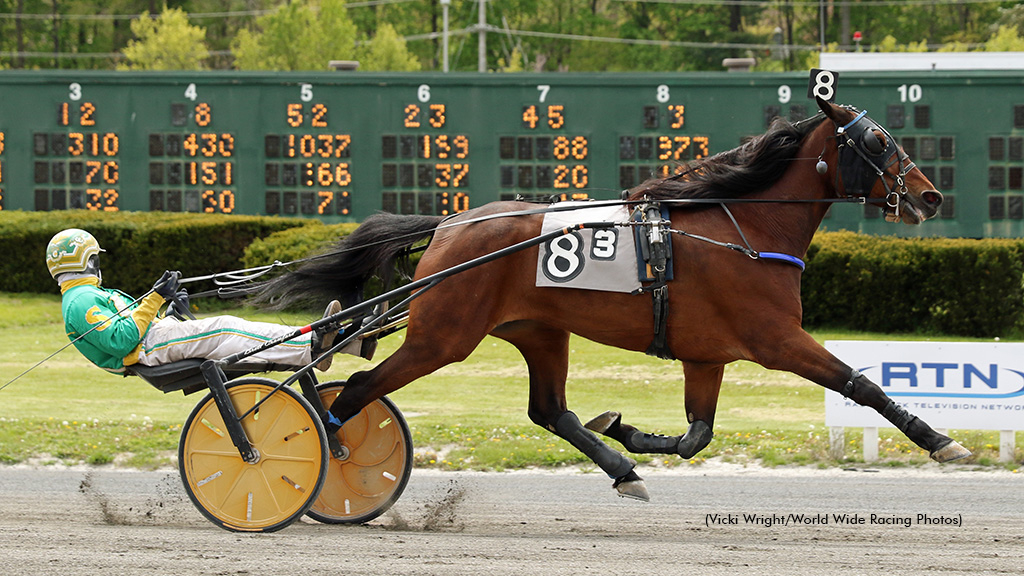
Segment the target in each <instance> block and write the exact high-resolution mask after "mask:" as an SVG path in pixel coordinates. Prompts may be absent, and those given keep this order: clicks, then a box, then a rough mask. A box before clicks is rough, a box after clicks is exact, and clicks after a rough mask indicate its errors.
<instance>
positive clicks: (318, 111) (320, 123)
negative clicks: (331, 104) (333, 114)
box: [309, 104, 327, 128]
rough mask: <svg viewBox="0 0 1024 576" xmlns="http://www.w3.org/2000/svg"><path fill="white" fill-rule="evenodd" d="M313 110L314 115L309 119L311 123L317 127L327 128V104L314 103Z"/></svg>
mask: <svg viewBox="0 0 1024 576" xmlns="http://www.w3.org/2000/svg"><path fill="white" fill-rule="evenodd" d="M311 112H312V114H313V117H312V118H310V120H309V123H310V125H312V126H313V127H315V128H327V105H326V104H313V109H312V111H311Z"/></svg>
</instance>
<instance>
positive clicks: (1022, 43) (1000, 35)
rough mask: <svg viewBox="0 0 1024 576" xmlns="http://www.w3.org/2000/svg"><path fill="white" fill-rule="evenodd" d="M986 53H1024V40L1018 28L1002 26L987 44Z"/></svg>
mask: <svg viewBox="0 0 1024 576" xmlns="http://www.w3.org/2000/svg"><path fill="white" fill-rule="evenodd" d="M984 50H985V52H1024V38H1021V37H1020V33H1019V32H1018V31H1017V28H1015V27H1013V26H1000V27H999V28H998V29H997V30H996V33H995V34H993V35H992V37H991V38H989V39H988V42H985V48H984Z"/></svg>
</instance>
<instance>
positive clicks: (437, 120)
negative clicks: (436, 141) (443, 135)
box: [427, 104, 445, 128]
mask: <svg viewBox="0 0 1024 576" xmlns="http://www.w3.org/2000/svg"><path fill="white" fill-rule="evenodd" d="M444 111H445V105H444V104H431V105H430V117H429V118H427V121H428V122H430V125H431V126H433V127H434V128H444V122H445V116H444Z"/></svg>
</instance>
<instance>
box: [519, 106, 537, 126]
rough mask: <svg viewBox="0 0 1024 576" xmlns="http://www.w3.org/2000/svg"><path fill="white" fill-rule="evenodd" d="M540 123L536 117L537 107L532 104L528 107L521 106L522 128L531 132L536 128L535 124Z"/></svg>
mask: <svg viewBox="0 0 1024 576" xmlns="http://www.w3.org/2000/svg"><path fill="white" fill-rule="evenodd" d="M539 121H540V117H539V116H537V107H536V106H534V105H533V104H531V105H529V106H523V128H529V129H530V130H533V129H534V128H536V127H537V122H539Z"/></svg>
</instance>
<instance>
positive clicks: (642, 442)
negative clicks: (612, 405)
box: [586, 362, 725, 458]
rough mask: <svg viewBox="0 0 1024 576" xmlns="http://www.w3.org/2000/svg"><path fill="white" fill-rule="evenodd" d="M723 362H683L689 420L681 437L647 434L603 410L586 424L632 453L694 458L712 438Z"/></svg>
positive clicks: (616, 413) (620, 417)
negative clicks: (616, 441)
mask: <svg viewBox="0 0 1024 576" xmlns="http://www.w3.org/2000/svg"><path fill="white" fill-rule="evenodd" d="M724 369H725V366H724V365H722V364H698V363H694V362H684V363H683V372H684V375H685V379H686V420H687V421H688V422H689V423H690V427H689V428H687V430H686V434H683V435H682V436H663V435H661V434H648V433H645V432H642V431H640V430H638V429H636V428H635V427H633V426H630V425H629V424H623V423H622V415H621V414H619V413H618V412H605V413H604V414H601V415H600V416H598V417H596V418H594V419H593V420H591V421H590V422H587V424H586V427H587V428H588V429H590V430H593V431H595V432H599V433H601V434H604V435H605V436H608V437H609V438H613V439H615V440H618V441H619V442H620V443H621V444H622V445H623V446H624V447H625V448H626V450H629V451H630V452H632V453H634V454H678V455H680V456H682V457H683V458H693V457H694V456H695V455H696V454H697V453H698V452H700V451H701V450H703V449H704V448H705V447H707V445H708V444H709V443H710V442H711V438H712V437H714V433H712V431H711V430H712V426H713V425H714V423H715V408H716V406H717V405H718V393H719V391H720V390H721V388H722V374H723V373H724Z"/></svg>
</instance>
